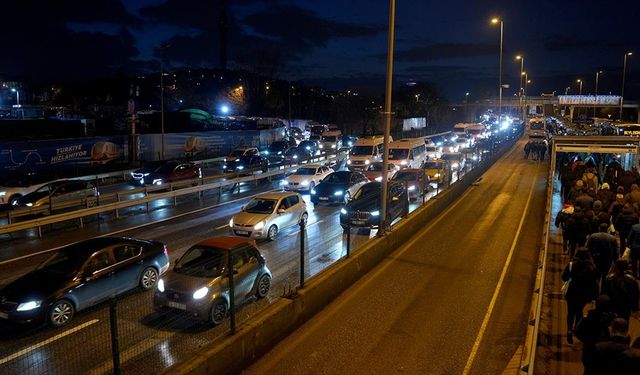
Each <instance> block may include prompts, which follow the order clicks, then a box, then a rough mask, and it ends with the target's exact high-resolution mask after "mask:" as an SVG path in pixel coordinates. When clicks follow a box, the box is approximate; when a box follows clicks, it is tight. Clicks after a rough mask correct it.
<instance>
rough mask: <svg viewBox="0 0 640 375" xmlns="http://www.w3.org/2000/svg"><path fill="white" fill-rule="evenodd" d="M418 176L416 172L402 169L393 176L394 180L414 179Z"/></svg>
mask: <svg viewBox="0 0 640 375" xmlns="http://www.w3.org/2000/svg"><path fill="white" fill-rule="evenodd" d="M416 177H417V175H416V173H415V172H407V171H400V172H398V173H396V175H395V176H394V177H393V179H394V180H400V181H413V180H415V179H416Z"/></svg>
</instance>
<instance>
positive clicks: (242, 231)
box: [236, 230, 249, 236]
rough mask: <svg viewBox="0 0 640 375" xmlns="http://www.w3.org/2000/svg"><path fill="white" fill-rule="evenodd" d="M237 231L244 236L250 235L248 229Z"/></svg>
mask: <svg viewBox="0 0 640 375" xmlns="http://www.w3.org/2000/svg"><path fill="white" fill-rule="evenodd" d="M236 233H237V234H239V235H242V236H247V235H249V232H247V231H246V230H237V231H236Z"/></svg>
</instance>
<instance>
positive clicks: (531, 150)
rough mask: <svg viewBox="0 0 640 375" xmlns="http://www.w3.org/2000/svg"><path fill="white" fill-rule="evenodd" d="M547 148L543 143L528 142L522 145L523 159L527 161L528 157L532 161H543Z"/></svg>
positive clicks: (545, 143)
mask: <svg viewBox="0 0 640 375" xmlns="http://www.w3.org/2000/svg"><path fill="white" fill-rule="evenodd" d="M548 148H549V146H548V145H547V142H544V141H529V142H527V143H526V144H525V145H524V158H525V159H527V160H528V159H529V155H531V158H532V159H533V160H539V161H542V160H544V157H545V155H546V153H547V149H548Z"/></svg>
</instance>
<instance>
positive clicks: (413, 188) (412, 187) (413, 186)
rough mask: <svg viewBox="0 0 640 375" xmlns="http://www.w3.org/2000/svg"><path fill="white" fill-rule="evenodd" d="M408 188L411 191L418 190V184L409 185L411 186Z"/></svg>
mask: <svg viewBox="0 0 640 375" xmlns="http://www.w3.org/2000/svg"><path fill="white" fill-rule="evenodd" d="M407 190H409V191H414V190H416V185H411V186H409V188H408V189H407Z"/></svg>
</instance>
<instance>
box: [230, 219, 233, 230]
mask: <svg viewBox="0 0 640 375" xmlns="http://www.w3.org/2000/svg"><path fill="white" fill-rule="evenodd" d="M229 226H230V227H231V228H233V218H231V220H229Z"/></svg>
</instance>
